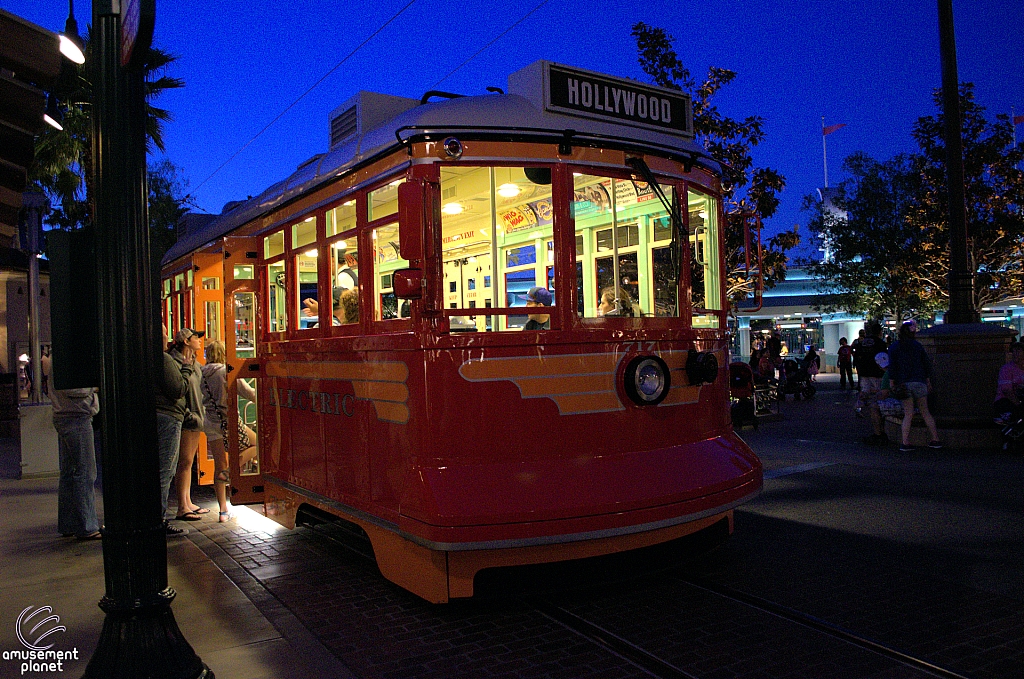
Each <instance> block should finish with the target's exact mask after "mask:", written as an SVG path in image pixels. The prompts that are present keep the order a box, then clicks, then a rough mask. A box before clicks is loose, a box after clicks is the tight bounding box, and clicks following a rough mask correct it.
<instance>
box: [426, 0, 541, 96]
mask: <svg viewBox="0 0 1024 679" xmlns="http://www.w3.org/2000/svg"><path fill="white" fill-rule="evenodd" d="M546 4H548V0H542V1H541V3H540V4H539V5H537V6H536V7H534V8H533V9H531V10H530V11H529V12H527V13H526V14H524V15H523V16H522V17H521V18H520V19H519V21H517V22H515V23H514V24H512V25H511V26H509V27H508V28H506V29H505V30H504V31H502V32H501V33H499V34H498V36H497V37H495V38H494V40H491V41H490V42H489V43H487V44H486V45H484V46H483V47H481V48H480V49H478V50H477V51H476V52H474V53H473V56H471V57H470V58H469V59H466V60H465V61H463V62H462V63H461V64H459V65H458V66H456V67H455V68H454V69H452V70H451V71H450V72H449V73H448V75H446V76H445V77H443V78H441V79H440V80H438V81H437V82H436V83H434V84H433V85H431V86H430V89H434V88H435V87H437V86H438V85H440V84H441V83H443V82H444V81H445V80H447V79H448V78H450V77H452V76H453V75H454V74H455V72H456V71H458V70H459V69H460V68H462V67H463V66H465V65H466V64H468V63H469V62H471V61H473V60H474V59H476V58H477V57H478V56H480V53H481V52H483V51H484V50H486V49H487V48H488V47H490V46H491V45H493V44H494V43H496V42H498V41H499V40H501V39H502V38H503V37H505V34H506V33H508V32H509V31H511V30H512V29H513V28H515V27H516V26H518V25H519V24H521V23H523V22H524V21H526V20H527V19H529V18H530V16H531V15H532V14H533V13H534V12H536V11H537V10H538V9H540V8H541V7H543V6H544V5H546Z"/></svg>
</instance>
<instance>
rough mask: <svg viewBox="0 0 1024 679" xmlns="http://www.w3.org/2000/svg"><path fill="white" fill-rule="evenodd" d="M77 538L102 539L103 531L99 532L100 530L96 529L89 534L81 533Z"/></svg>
mask: <svg viewBox="0 0 1024 679" xmlns="http://www.w3.org/2000/svg"><path fill="white" fill-rule="evenodd" d="M77 539H78V540H102V539H103V533H101V532H99V531H98V530H94V531H93V532H91V533H89V534H88V535H79V536H77Z"/></svg>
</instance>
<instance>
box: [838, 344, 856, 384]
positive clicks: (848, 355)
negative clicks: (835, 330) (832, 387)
mask: <svg viewBox="0 0 1024 679" xmlns="http://www.w3.org/2000/svg"><path fill="white" fill-rule="evenodd" d="M836 365H837V366H838V367H839V388H840V389H846V381H847V379H849V381H850V388H851V389H853V388H854V384H853V348H852V347H851V346H850V345H849V344H847V343H846V338H845V337H840V338H839V351H837V352H836Z"/></svg>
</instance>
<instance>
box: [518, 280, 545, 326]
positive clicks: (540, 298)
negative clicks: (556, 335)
mask: <svg viewBox="0 0 1024 679" xmlns="http://www.w3.org/2000/svg"><path fill="white" fill-rule="evenodd" d="M551 301H552V297H551V291H550V290H548V289H547V288H541V287H532V288H530V291H529V292H527V293H526V306H528V307H539V306H551ZM550 328H551V315H550V314H530V315H529V316H528V320H527V321H526V325H524V326H523V330H548V329H550Z"/></svg>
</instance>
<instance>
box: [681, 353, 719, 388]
mask: <svg viewBox="0 0 1024 679" xmlns="http://www.w3.org/2000/svg"><path fill="white" fill-rule="evenodd" d="M686 376H687V377H689V378H690V384H693V385H698V384H710V383H711V382H714V381H715V380H716V379H717V378H718V359H717V358H715V355H714V354H712V353H708V352H706V351H691V352H690V353H689V355H688V356H687V357H686Z"/></svg>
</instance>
